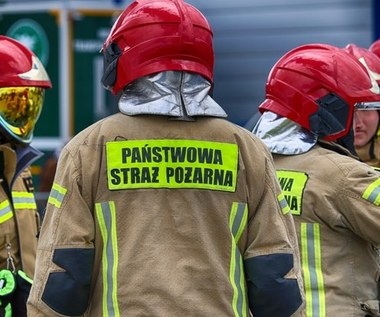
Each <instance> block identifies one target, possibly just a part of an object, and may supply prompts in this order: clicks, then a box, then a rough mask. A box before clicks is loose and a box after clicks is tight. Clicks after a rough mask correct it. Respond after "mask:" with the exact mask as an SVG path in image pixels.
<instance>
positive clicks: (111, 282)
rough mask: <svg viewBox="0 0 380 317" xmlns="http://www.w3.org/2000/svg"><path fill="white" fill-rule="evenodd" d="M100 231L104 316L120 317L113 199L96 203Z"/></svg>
mask: <svg viewBox="0 0 380 317" xmlns="http://www.w3.org/2000/svg"><path fill="white" fill-rule="evenodd" d="M95 209H96V217H97V219H98V223H99V227H100V232H101V235H102V239H103V254H102V272H103V317H119V316H120V312H119V305H118V301H117V269H118V247H117V231H116V219H115V218H116V217H115V213H116V210H115V203H114V202H113V201H110V202H103V203H97V204H96V205H95Z"/></svg>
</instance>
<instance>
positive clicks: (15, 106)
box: [0, 87, 45, 143]
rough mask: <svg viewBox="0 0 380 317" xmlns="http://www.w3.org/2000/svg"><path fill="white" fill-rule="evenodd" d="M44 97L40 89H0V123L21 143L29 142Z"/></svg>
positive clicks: (43, 92) (43, 91) (43, 90)
mask: <svg viewBox="0 0 380 317" xmlns="http://www.w3.org/2000/svg"><path fill="white" fill-rule="evenodd" d="M44 96H45V89H44V88H41V87H6V88H0V123H1V125H2V126H3V128H4V129H5V130H6V131H7V132H8V133H9V134H10V135H11V136H12V137H13V138H15V139H17V140H18V141H21V142H23V143H29V142H30V141H31V139H32V136H33V130H34V126H35V124H36V122H37V120H38V118H39V116H40V113H41V109H42V105H43V102H44Z"/></svg>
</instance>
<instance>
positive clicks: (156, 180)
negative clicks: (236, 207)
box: [106, 140, 238, 192]
mask: <svg viewBox="0 0 380 317" xmlns="http://www.w3.org/2000/svg"><path fill="white" fill-rule="evenodd" d="M106 153H107V177H108V188H109V189H110V190H119V189H136V188H198V189H211V190H220V191H227V192H234V191H235V189H236V179H237V168H238V146H237V145H236V144H231V143H220V142H209V141H198V140H131V141H115V142H108V143H107V144H106Z"/></svg>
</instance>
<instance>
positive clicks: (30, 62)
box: [0, 35, 51, 143]
mask: <svg viewBox="0 0 380 317" xmlns="http://www.w3.org/2000/svg"><path fill="white" fill-rule="evenodd" d="M0 60H1V63H0V127H1V128H2V131H3V132H4V133H5V134H6V135H7V136H8V137H11V138H12V139H15V140H16V141H19V142H21V143H29V142H30V141H31V140H32V137H33V130H34V126H35V124H36V122H37V120H38V117H39V115H40V113H41V109H42V105H43V100H44V93H45V89H46V88H51V82H50V79H49V76H48V75H47V73H46V71H45V68H44V66H43V65H42V63H41V62H40V60H39V59H38V57H37V56H35V55H34V53H33V52H32V51H30V50H29V49H28V48H26V47H25V46H24V45H22V44H21V43H20V42H18V41H16V40H14V39H12V38H9V37H6V36H1V35H0Z"/></svg>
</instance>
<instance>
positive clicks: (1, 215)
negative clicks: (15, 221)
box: [0, 200, 13, 223]
mask: <svg viewBox="0 0 380 317" xmlns="http://www.w3.org/2000/svg"><path fill="white" fill-rule="evenodd" d="M12 217H13V212H12V208H11V206H10V205H9V201H8V200H4V201H3V202H1V203H0V223H3V222H5V221H7V220H9V219H11V218H12Z"/></svg>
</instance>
